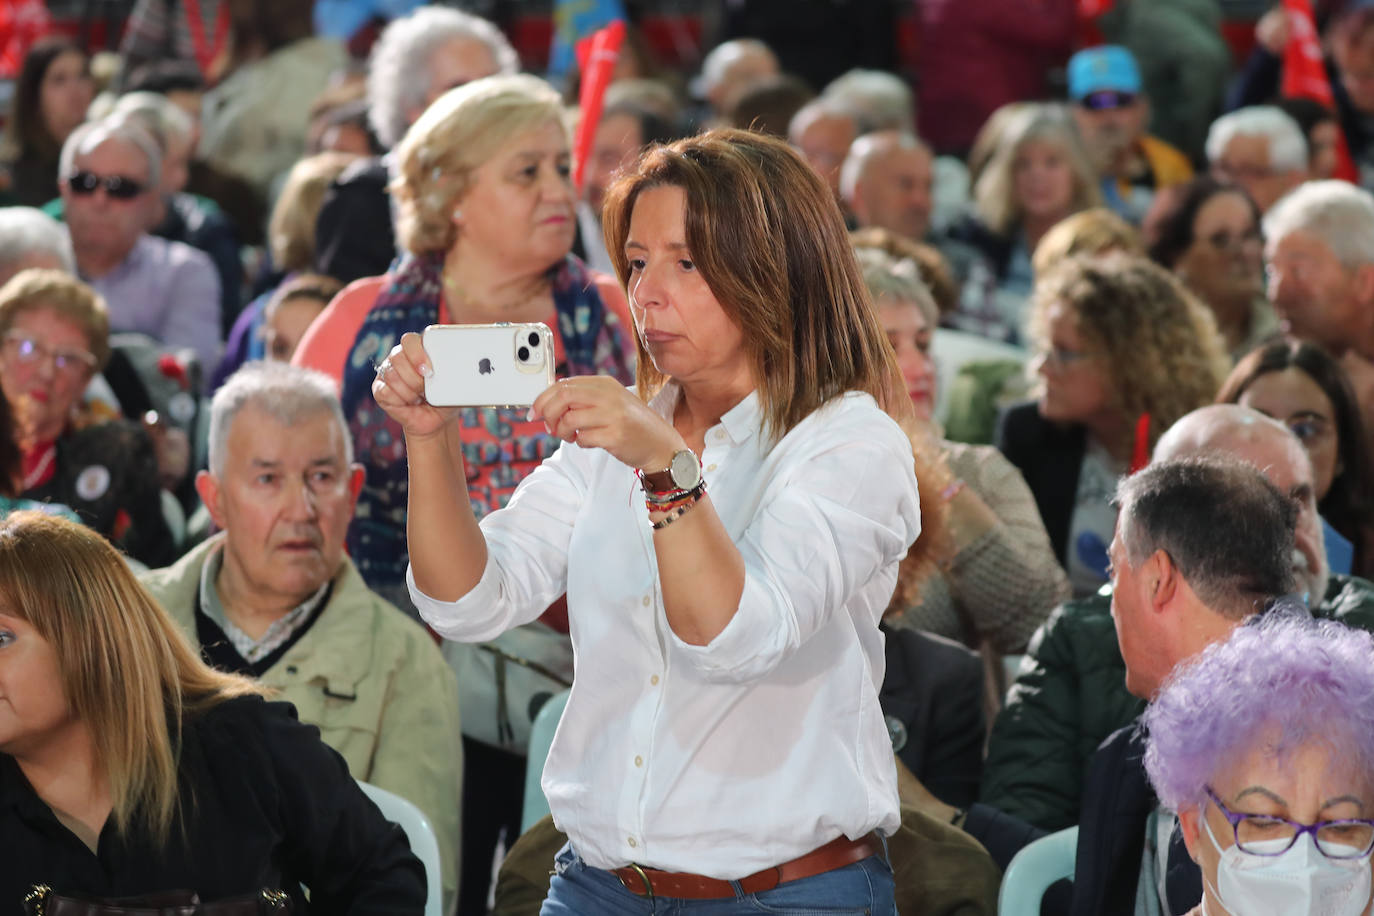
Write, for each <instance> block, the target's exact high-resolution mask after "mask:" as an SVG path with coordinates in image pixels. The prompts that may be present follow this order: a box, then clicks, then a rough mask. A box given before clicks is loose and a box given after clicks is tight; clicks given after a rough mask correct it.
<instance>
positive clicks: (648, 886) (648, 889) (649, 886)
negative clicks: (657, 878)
mask: <svg viewBox="0 0 1374 916" xmlns="http://www.w3.org/2000/svg"><path fill="white" fill-rule="evenodd" d="M626 868H629V869H630V870H631V871H633V872H634V873H635V874H636V875H638V876H639V880H641V881H643V882H644V894H645V896H647V897H648V898H649V899H650V900H653V899H654V883H653V882H652V881H650V880H649V876H648V875H647V874H645V873H644V869H643V868H641V867H640V866H639V865H636V864H635V863H634V862H631V863H630V864H629V865H627V866H626ZM616 877H617V878H620V883H621V884H622V885H623V886H624V887H625V890H627V891H629V892H630V893H632V894H633V893H634V888H632V887H630V885H629V883H628V882H626V880H625V879H624V877H622V876H621V875H616Z"/></svg>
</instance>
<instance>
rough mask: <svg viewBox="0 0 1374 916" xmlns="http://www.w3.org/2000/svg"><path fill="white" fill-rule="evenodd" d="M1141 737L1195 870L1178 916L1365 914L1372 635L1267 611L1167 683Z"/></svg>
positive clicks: (1373, 704)
mask: <svg viewBox="0 0 1374 916" xmlns="http://www.w3.org/2000/svg"><path fill="white" fill-rule="evenodd" d="M1144 724H1145V728H1146V729H1147V730H1148V732H1149V739H1148V742H1149V743H1148V749H1147V750H1146V753H1145V768H1146V770H1147V771H1148V772H1149V775H1150V782H1151V783H1152V784H1153V786H1154V789H1155V792H1156V794H1157V795H1158V796H1159V799H1160V802H1161V803H1162V804H1163V805H1164V806H1165V807H1167V808H1169V809H1170V810H1173V811H1175V812H1177V814H1178V819H1179V824H1180V826H1181V827H1182V830H1183V838H1184V842H1185V843H1186V844H1187V846H1188V852H1189V854H1190V855H1191V856H1192V858H1193V861H1195V862H1197V864H1198V867H1199V868H1201V869H1202V879H1203V882H1202V883H1203V887H1204V893H1203V899H1202V903H1201V904H1200V905H1199V906H1198V907H1197V908H1196V909H1194V910H1193V911H1192V913H1190V914H1189V916H1266V914H1284V916H1294V914H1318V913H1320V914H1323V916H1367V914H1369V913H1370V909H1371V906H1370V900H1371V870H1370V852H1371V850H1374V819H1371V818H1374V636H1371V635H1370V634H1369V633H1367V632H1365V631H1363V630H1355V629H1350V628H1348V627H1346V626H1343V625H1342V624H1339V623H1336V622H1334V621H1315V620H1313V619H1311V618H1310V617H1307V616H1306V615H1305V613H1303V612H1302V611H1297V612H1293V613H1289V612H1286V611H1284V610H1275V611H1273V612H1270V614H1268V615H1266V618H1265V619H1262V620H1259V621H1256V622H1255V623H1253V624H1251V625H1248V626H1242V627H1239V628H1238V629H1237V630H1236V631H1235V633H1234V634H1233V635H1232V636H1231V637H1230V639H1228V640H1227V641H1226V642H1224V643H1221V644H1219V645H1214V646H1212V647H1211V648H1209V649H1208V650H1207V651H1206V652H1204V653H1203V654H1202V655H1201V656H1200V657H1199V658H1198V659H1197V660H1196V661H1194V662H1192V663H1190V664H1188V665H1187V666H1186V667H1183V668H1181V669H1179V670H1178V671H1176V672H1175V673H1174V674H1173V676H1172V677H1171V678H1170V680H1169V681H1168V682H1167V683H1166V684H1165V685H1164V687H1163V688H1162V689H1161V691H1160V693H1159V695H1158V696H1157V697H1156V698H1155V701H1154V702H1153V703H1152V704H1151V705H1150V707H1149V709H1148V710H1147V711H1146V712H1145V718H1144Z"/></svg>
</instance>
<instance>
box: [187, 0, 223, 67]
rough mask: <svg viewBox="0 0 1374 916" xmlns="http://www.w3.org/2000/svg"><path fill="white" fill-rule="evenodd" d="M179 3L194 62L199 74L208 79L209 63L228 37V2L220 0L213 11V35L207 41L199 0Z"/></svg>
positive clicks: (211, 62)
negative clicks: (216, 9)
mask: <svg viewBox="0 0 1374 916" xmlns="http://www.w3.org/2000/svg"><path fill="white" fill-rule="evenodd" d="M181 5H182V6H183V7H184V8H185V10H186V31H188V32H190V33H191V47H192V49H193V50H194V51H195V54H196V63H198V64H200V72H201V74H202V75H204V76H205V77H206V78H207V79H208V78H209V77H210V65H211V64H213V63H214V62H215V58H216V57H217V56H218V55H219V52H220V50H221V49H223V47H224V44H225V42H226V41H228V39H229V2H228V0H220V3H219V9H218V11H217V12H216V13H215V37H214V38H213V39H212V40H211V41H210V42H209V43H207V42H206V40H205V33H206V30H205V20H203V19H201V17H200V0H181Z"/></svg>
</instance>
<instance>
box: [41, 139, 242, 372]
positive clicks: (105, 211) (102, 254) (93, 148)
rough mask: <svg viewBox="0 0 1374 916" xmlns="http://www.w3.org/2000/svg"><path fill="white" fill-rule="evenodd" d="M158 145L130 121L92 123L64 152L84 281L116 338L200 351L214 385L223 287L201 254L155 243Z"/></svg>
mask: <svg viewBox="0 0 1374 916" xmlns="http://www.w3.org/2000/svg"><path fill="white" fill-rule="evenodd" d="M161 164H162V163H161V155H160V153H159V151H158V146H157V143H156V142H155V141H154V140H153V139H152V138H151V137H149V136H148V134H147V133H146V132H144V131H143V130H142V129H141V128H140V127H138V126H136V125H135V124H133V123H130V122H124V121H116V120H108V119H107V120H104V121H95V122H91V123H87V124H83V125H82V126H81V127H78V128H77V129H76V130H75V131H73V132H72V134H71V136H70V137H68V138H67V142H66V143H65V144H63V147H62V160H61V165H60V170H59V173H58V174H59V179H58V189H59V191H60V192H61V194H62V205H63V211H64V213H65V216H66V220H67V228H68V231H69V232H70V234H71V239H72V248H73V251H74V252H75V254H76V267H77V272H78V274H80V276H81V278H82V279H83V280H85V281H86V282H87V283H89V284H90V285H91V286H92V287H94V288H95V290H96V291H97V292H99V293H100V294H101V296H103V297H104V298H105V301H106V303H107V304H108V306H109V310H110V329H111V330H112V331H115V332H119V331H136V332H138V333H141V334H147V335H148V336H149V337H152V338H153V339H154V340H156V341H158V342H159V343H161V344H162V345H164V346H167V347H188V348H190V349H192V350H194V351H195V353H196V357H197V358H198V359H199V360H200V364H201V367H202V368H203V369H204V377H205V378H207V379H208V378H209V377H210V374H211V372H212V371H213V370H214V367H215V364H216V363H217V362H218V360H219V352H220V343H221V341H220V305H219V302H220V284H219V278H218V276H217V275H216V273H215V268H214V264H213V263H212V262H211V261H210V258H209V257H208V256H207V255H206V254H205V253H204V252H201V251H197V250H196V249H194V248H192V247H191V246H189V245H185V244H182V243H181V242H172V241H168V240H166V239H161V238H158V237H157V236H154V235H150V234H149V233H148V229H149V228H150V227H151V225H152V223H153V221H154V220H155V219H156V216H157V209H158V208H157V188H158V178H159V173H160V170H161Z"/></svg>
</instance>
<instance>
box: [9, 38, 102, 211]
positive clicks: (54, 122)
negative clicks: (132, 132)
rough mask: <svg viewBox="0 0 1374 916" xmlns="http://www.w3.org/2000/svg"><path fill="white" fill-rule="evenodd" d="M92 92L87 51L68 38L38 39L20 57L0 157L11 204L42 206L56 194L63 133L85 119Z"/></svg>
mask: <svg viewBox="0 0 1374 916" xmlns="http://www.w3.org/2000/svg"><path fill="white" fill-rule="evenodd" d="M94 94H95V86H94V84H93V83H92V82H91V73H90V61H89V60H88V58H87V57H86V52H85V51H83V50H81V48H80V47H79V46H78V45H77V44H76V43H75V42H73V41H71V40H70V39H68V38H62V37H58V36H48V37H46V38H42V39H39V40H38V41H37V42H35V43H34V45H33V47H32V48H30V49H29V53H28V54H27V55H25V57H24V64H23V66H22V67H21V68H20V71H19V80H18V82H17V83H16V85H15V89H14V113H13V116H12V117H11V118H10V122H9V127H8V129H7V131H6V135H5V139H4V144H3V147H4V148H3V150H0V158H3V159H4V161H5V164H6V166H7V167H8V171H9V191H10V194H11V196H12V197H13V201H12V202H13V203H17V204H22V205H24V206H26V207H41V206H42V205H43V204H45V203H47V202H48V201H50V200H52V199H53V198H54V197H56V196H57V166H58V159H59V157H60V154H61V152H62V144H63V142H65V141H66V139H67V136H68V135H69V134H70V133H71V132H72V131H73V130H75V129H76V127H77V125H79V124H80V123H81V122H82V121H84V120H86V109H87V108H88V107H89V106H90V104H91V98H92V96H93V95H94Z"/></svg>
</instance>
